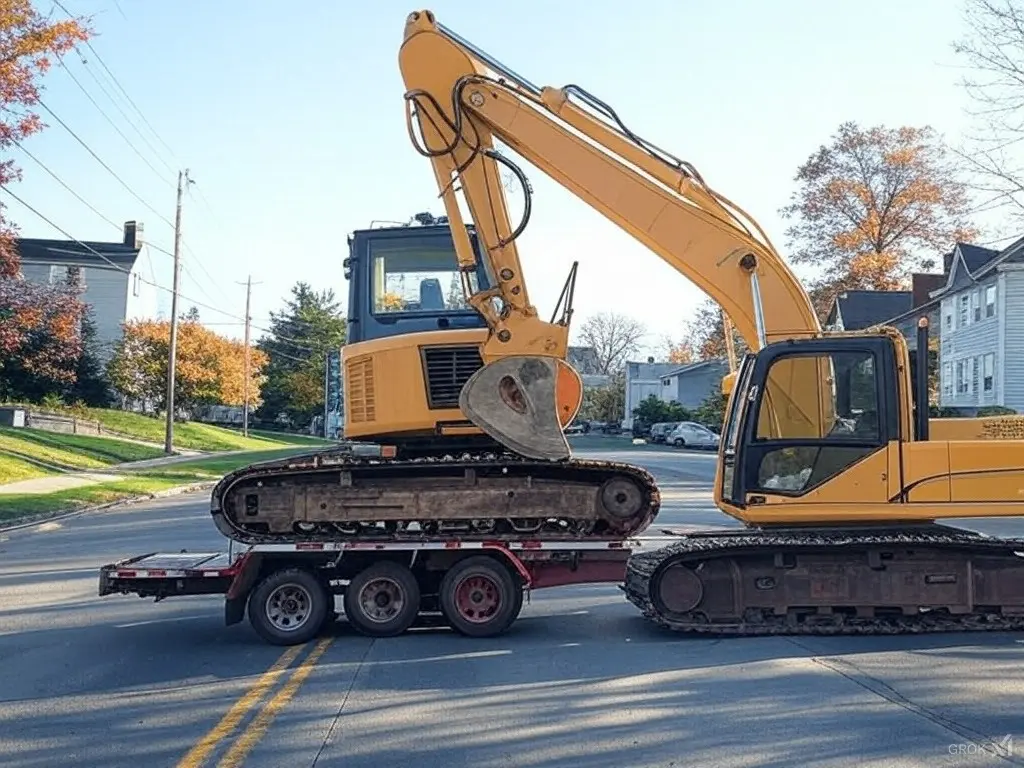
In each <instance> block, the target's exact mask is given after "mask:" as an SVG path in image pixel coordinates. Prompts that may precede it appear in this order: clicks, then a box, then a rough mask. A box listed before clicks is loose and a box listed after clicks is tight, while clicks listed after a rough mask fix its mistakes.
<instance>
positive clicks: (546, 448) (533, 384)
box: [459, 357, 582, 460]
mask: <svg viewBox="0 0 1024 768" xmlns="http://www.w3.org/2000/svg"><path fill="white" fill-rule="evenodd" d="M563 378H564V379H565V380H566V384H568V388H570V389H571V387H572V385H577V386H578V389H579V391H582V384H581V383H580V379H579V374H578V373H576V372H575V371H574V370H573V369H572V368H571V367H569V366H568V365H567V364H566V363H564V362H563V361H562V360H560V359H558V358H555V357H506V358H501V359H499V360H496V361H494V362H492V363H489V364H487V365H485V366H484V367H483V368H480V369H479V370H478V371H477V372H476V373H474V374H473V375H472V376H471V377H470V378H469V380H468V381H467V382H466V384H465V386H464V387H463V388H462V392H461V393H460V395H459V407H460V408H461V409H462V412H463V413H465V414H466V416H467V417H468V418H469V419H470V420H471V421H472V422H473V423H474V424H476V425H477V426H478V427H480V429H482V430H483V431H484V432H486V433H487V434H488V435H490V436H491V437H493V438H494V439H495V440H497V441H498V442H499V443H501V444H502V445H505V446H507V447H508V448H510V449H512V450H513V451H516V452H517V453H520V454H522V455H523V456H526V457H528V458H531V459H545V460H558V459H566V458H568V457H569V455H570V453H571V451H570V449H569V442H568V440H566V438H565V432H564V431H563V429H562V421H561V420H560V418H559V409H560V408H567V409H571V411H572V412H571V413H569V414H568V415H567V418H566V421H568V420H569V419H571V418H572V417H574V416H575V415H576V413H575V412H576V410H577V409H578V407H579V403H578V397H576V396H575V394H572V395H571V396H570V397H568V401H569V402H568V403H567V404H562V403H560V393H559V385H560V383H561V382H560V379H563ZM563 386H565V385H563ZM573 399H576V400H577V402H576V403H572V402H571V401H572V400H573Z"/></svg>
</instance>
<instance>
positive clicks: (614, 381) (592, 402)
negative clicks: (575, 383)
mask: <svg viewBox="0 0 1024 768" xmlns="http://www.w3.org/2000/svg"><path fill="white" fill-rule="evenodd" d="M625 411H626V374H625V372H624V371H618V372H616V373H615V374H613V375H612V376H611V378H610V380H609V382H608V383H607V384H606V385H604V386H603V387H590V388H587V389H585V390H584V391H583V404H582V405H581V406H580V417H581V418H584V419H590V420H593V421H606V422H610V423H614V424H617V423H619V422H620V421H622V416H623V414H624V413H625Z"/></svg>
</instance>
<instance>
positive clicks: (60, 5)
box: [53, 0, 182, 165]
mask: <svg viewBox="0 0 1024 768" xmlns="http://www.w3.org/2000/svg"><path fill="white" fill-rule="evenodd" d="M53 4H54V5H55V6H57V7H58V8H60V9H61V10H62V11H64V13H65V14H66V15H67V16H68V17H69V18H72V19H73V18H75V17H74V15H73V14H72V13H71V11H69V10H68V9H67V8H66V7H65V6H64V4H63V3H62V2H60V0H53ZM85 47H86V48H88V49H89V50H90V51H92V55H93V56H95V57H96V61H98V62H99V64H100V66H101V67H103V70H104V71H105V72H106V73H107V75H108V76H109V77H110V79H111V81H112V82H113V83H114V85H115V86H116V87H117V89H118V90H119V91H120V92H121V94H122V95H123V96H124V98H125V100H126V101H127V102H128V103H129V104H131V106H132V109H134V110H135V111H136V113H138V115H139V117H140V118H142V122H144V123H145V124H146V127H148V128H149V130H150V131H152V132H153V135H154V136H155V137H156V139H157V141H159V142H160V143H161V144H163V145H164V148H165V149H166V150H167V151H168V152H169V153H170V155H171V159H173V160H174V161H175V162H176V163H177V164H178V165H182V163H181V162H179V161H178V158H177V157H176V156H175V154H174V150H173V149H171V148H170V147H169V146H168V145H167V142H166V141H164V140H163V137H162V136H161V135H160V134H159V133H158V132H157V130H156V129H155V128H154V127H153V126H152V124H151V123H150V122H149V120H147V119H146V116H145V115H144V114H143V113H142V110H141V109H139V107H138V105H137V104H136V103H135V102H134V101H132V97H131V96H129V95H128V92H127V91H126V90H125V89H124V87H123V86H122V85H121V82H120V81H119V80H118V79H117V77H116V76H115V75H114V73H113V72H111V71H110V67H108V66H107V65H106V62H104V61H103V58H102V57H101V56H100V54H99V52H98V51H97V50H96V49H95V48H93V47H92V43H90V42H89V41H88V40H86V41H85Z"/></svg>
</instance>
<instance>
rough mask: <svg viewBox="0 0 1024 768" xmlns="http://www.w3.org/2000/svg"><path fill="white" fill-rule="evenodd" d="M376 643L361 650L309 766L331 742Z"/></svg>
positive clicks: (312, 764) (314, 765)
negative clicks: (325, 733) (343, 692)
mask: <svg viewBox="0 0 1024 768" xmlns="http://www.w3.org/2000/svg"><path fill="white" fill-rule="evenodd" d="M376 643H377V640H376V638H373V639H371V640H370V642H369V643H368V644H367V646H366V650H365V651H363V655H362V656H361V657H360V659H359V662H358V663H357V664H356V671H355V672H354V673H353V675H352V680H351V681H350V682H349V684H348V688H347V689H346V690H345V695H344V696H342V697H341V706H339V707H338V711H337V712H336V713H335V715H334V719H333V720H331V727H330V728H328V729H327V735H326V736H324V740H323V741H322V742H321V743H320V749H318V750H317V751H316V755H315V756H314V757H313V762H312V763H310V768H316V764H317V763H318V762H320V758H321V756H322V755H323V753H324V750H325V749H326V748H327V745H328V744H330V743H331V739H332V738H333V737H334V731H335V729H336V728H337V727H338V722H339V721H340V720H341V714H342V712H344V711H345V705H346V704H348V698H349V696H351V695H352V689H353V688H355V687H356V680H358V679H359V674H360V673H361V672H362V671H363V666H364V665H365V664H366V657H367V656H369V655H370V651H371V650H373V646H374V645H375V644H376Z"/></svg>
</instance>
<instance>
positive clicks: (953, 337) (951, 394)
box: [932, 238, 1024, 415]
mask: <svg viewBox="0 0 1024 768" xmlns="http://www.w3.org/2000/svg"><path fill="white" fill-rule="evenodd" d="M932 297H933V298H936V299H939V300H940V301H941V321H940V322H941V331H940V334H939V338H940V342H939V364H940V380H939V392H940V397H939V404H940V406H941V407H943V408H961V409H965V413H967V414H968V415H970V413H971V412H973V411H974V410H975V409H977V408H980V407H984V406H988V405H1001V406H1005V407H1008V408H1013V409H1014V410H1016V411H1017V412H1024V311H1022V307H1024V238H1021V239H1020V240H1017V241H1016V242H1015V243H1013V244H1011V245H1010V246H1008V247H1007V248H1005V249H1003V250H1002V251H994V250H991V249H989V248H981V247H979V246H974V245H965V244H960V245H958V246H957V247H956V249H955V251H954V252H953V255H952V260H951V262H950V267H949V277H948V279H947V281H946V284H945V285H944V286H943V287H942V288H940V289H939V290H937V291H935V292H933V293H932Z"/></svg>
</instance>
